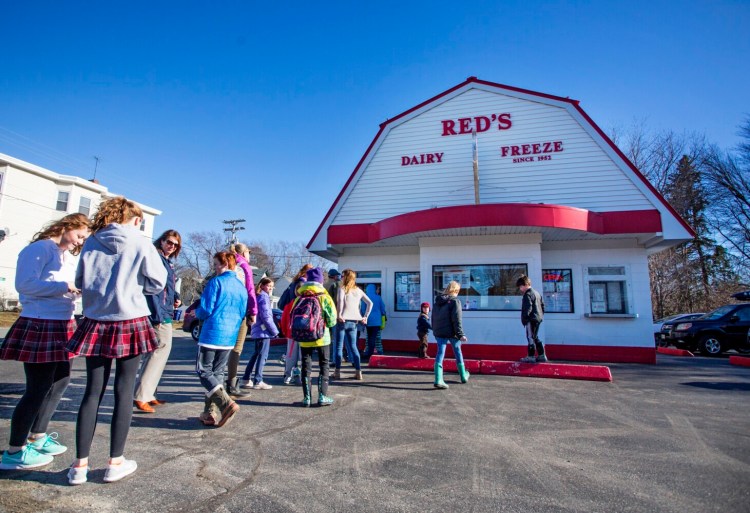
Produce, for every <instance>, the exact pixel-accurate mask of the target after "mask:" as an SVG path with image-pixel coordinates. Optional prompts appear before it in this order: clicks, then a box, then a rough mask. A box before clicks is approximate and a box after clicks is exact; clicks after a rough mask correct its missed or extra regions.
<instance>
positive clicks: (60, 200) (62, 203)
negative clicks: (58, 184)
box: [55, 191, 70, 212]
mask: <svg viewBox="0 0 750 513" xmlns="http://www.w3.org/2000/svg"><path fill="white" fill-rule="evenodd" d="M68 196H70V194H68V193H67V192H65V191H57V205H55V210H59V211H60V212H67V211H68Z"/></svg>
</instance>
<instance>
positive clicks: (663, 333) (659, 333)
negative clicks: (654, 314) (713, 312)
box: [654, 312, 705, 347]
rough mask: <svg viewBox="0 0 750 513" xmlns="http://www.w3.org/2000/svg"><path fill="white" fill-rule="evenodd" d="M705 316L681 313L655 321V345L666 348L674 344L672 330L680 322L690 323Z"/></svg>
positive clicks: (702, 313)
mask: <svg viewBox="0 0 750 513" xmlns="http://www.w3.org/2000/svg"><path fill="white" fill-rule="evenodd" d="M703 315H705V313H704V312H695V313H681V314H676V315H670V316H669V317H664V318H663V319H658V320H656V321H654V343H655V344H656V345H657V346H659V345H661V346H663V347H666V346H668V345H670V344H671V343H672V329H673V328H674V326H675V324H677V323H678V322H680V321H689V320H691V319H697V318H698V317H701V316H703Z"/></svg>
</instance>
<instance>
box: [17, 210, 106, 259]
mask: <svg viewBox="0 0 750 513" xmlns="http://www.w3.org/2000/svg"><path fill="white" fill-rule="evenodd" d="M81 228H89V229H90V228H91V220H90V219H89V218H88V217H86V216H85V215H83V214H68V215H66V216H65V217H63V218H61V219H58V220H57V221H52V222H51V223H49V224H48V225H47V226H45V227H44V228H42V229H41V230H39V231H38V232H36V233H35V234H34V237H33V238H32V239H31V242H37V241H40V240H46V239H51V238H52V237H61V236H62V234H64V233H65V232H69V231H71V230H79V229H81ZM70 252H71V253H72V254H74V255H77V254H78V253H80V252H81V246H76V247H75V248H73V249H71V250H70Z"/></svg>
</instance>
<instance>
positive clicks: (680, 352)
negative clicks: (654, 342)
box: [656, 347, 695, 356]
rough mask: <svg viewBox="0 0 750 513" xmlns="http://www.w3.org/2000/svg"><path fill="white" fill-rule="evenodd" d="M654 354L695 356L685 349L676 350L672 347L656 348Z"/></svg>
mask: <svg viewBox="0 0 750 513" xmlns="http://www.w3.org/2000/svg"><path fill="white" fill-rule="evenodd" d="M656 352H657V353H660V354H670V355H672V356H695V355H694V354H693V353H691V352H690V351H688V350H687V349H677V348H674V347H657V348H656Z"/></svg>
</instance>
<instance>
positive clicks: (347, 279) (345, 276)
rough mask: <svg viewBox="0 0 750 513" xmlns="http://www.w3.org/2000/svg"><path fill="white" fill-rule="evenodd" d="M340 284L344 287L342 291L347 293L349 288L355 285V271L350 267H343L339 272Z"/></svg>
mask: <svg viewBox="0 0 750 513" xmlns="http://www.w3.org/2000/svg"><path fill="white" fill-rule="evenodd" d="M341 286H342V287H343V288H344V293H345V294H348V293H349V291H350V290H352V289H353V288H354V287H356V286H357V273H355V272H354V271H353V270H351V269H344V272H342V273H341Z"/></svg>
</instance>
